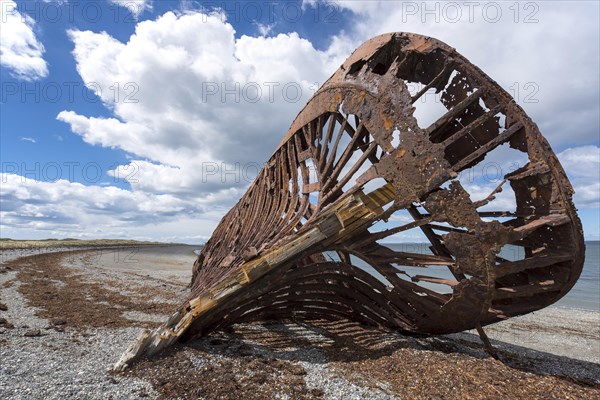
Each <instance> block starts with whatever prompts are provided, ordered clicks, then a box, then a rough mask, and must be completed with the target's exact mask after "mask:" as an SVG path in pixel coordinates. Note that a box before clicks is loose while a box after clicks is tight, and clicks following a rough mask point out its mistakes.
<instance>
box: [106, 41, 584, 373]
mask: <svg viewBox="0 0 600 400" xmlns="http://www.w3.org/2000/svg"><path fill="white" fill-rule="evenodd" d="M430 93H436V94H437V98H438V99H439V105H440V106H442V112H441V113H440V115H437V116H435V117H434V118H432V119H431V118H430V119H431V122H427V123H424V121H423V119H420V118H417V116H416V112H415V110H416V109H417V108H418V107H419V103H418V102H419V101H421V100H420V99H422V97H423V96H424V95H426V94H430ZM497 151H501V152H502V151H504V152H506V151H513V152H517V153H519V154H520V156H522V158H523V159H524V160H525V161H524V162H523V163H522V165H520V166H519V167H518V168H515V169H514V170H511V171H503V174H502V176H500V177H499V178H498V179H497V184H496V185H494V187H495V188H494V189H493V190H491V191H489V193H485V194H483V195H481V193H479V194H477V193H473V191H472V189H473V187H474V186H476V185H472V184H468V183H469V182H466V183H465V179H462V178H461V176H463V177H464V175H465V172H467V171H472V170H473V169H474V168H477V167H478V166H481V165H483V163H485V162H486V159H487V158H486V157H490V154H492V153H494V152H497ZM501 154H502V153H501ZM478 195H479V197H478ZM500 195H502V196H503V197H502V201H498V199H499V198H500ZM572 195H573V189H572V187H571V185H570V183H569V181H568V179H567V177H566V175H565V172H564V171H563V169H562V167H561V165H560V163H559V161H558V159H557V157H556V156H555V154H554V153H553V151H552V149H551V148H550V146H549V144H548V142H547V141H546V140H545V139H544V137H543V136H542V135H541V133H540V131H539V129H538V127H537V126H536V124H535V123H534V122H532V120H531V119H530V118H529V117H528V116H527V115H526V113H525V112H524V111H523V109H522V108H521V107H520V106H519V105H517V104H516V102H515V100H514V99H513V98H512V97H511V96H510V95H509V94H508V93H507V92H506V91H505V90H504V89H502V87H500V86H499V85H498V84H497V83H496V82H495V81H493V80H492V79H491V78H490V77H488V76H487V75H486V74H485V73H484V72H482V71H481V70H480V69H479V68H477V67H476V66H474V65H473V64H471V63H470V62H469V61H468V60H467V59H466V58H465V57H463V56H461V55H460V54H458V53H457V52H456V51H455V49H454V48H452V47H450V46H448V45H446V44H444V43H442V42H440V41H438V40H436V39H433V38H429V37H424V36H420V35H417V34H410V33H390V34H384V35H381V36H378V37H375V38H373V39H371V40H369V41H367V42H365V43H364V44H362V45H361V46H360V47H359V48H357V49H356V50H355V51H354V53H353V54H352V55H351V56H350V57H349V58H348V59H347V60H346V61H345V62H344V64H343V65H342V66H341V67H340V68H339V69H338V70H337V71H336V72H335V73H334V74H333V76H331V78H329V80H327V82H326V83H325V84H324V85H323V86H322V87H321V88H320V89H319V90H318V92H317V93H316V94H315V95H314V96H313V97H312V99H311V100H310V101H309V102H308V103H307V104H306V106H305V107H304V108H303V109H302V110H301V111H300V113H299V114H298V116H297V118H296V119H295V120H294V122H293V123H292V125H291V127H290V129H289V130H288V131H287V133H286V134H285V136H284V138H283V140H282V141H281V144H280V145H279V147H277V149H276V150H275V152H274V153H273V155H272V156H271V158H270V159H269V160H268V162H267V163H266V164H265V167H264V168H263V169H262V171H260V173H259V175H258V176H257V178H256V179H255V180H254V182H253V183H252V184H251V185H250V187H249V188H248V190H247V192H246V193H245V195H244V196H243V197H242V198H241V199H240V200H239V202H238V203H237V204H236V205H235V207H233V208H232V209H231V210H230V211H229V212H228V213H227V214H226V215H225V216H224V217H223V219H222V221H221V222H220V224H219V225H218V227H217V228H216V230H215V231H214V233H213V236H212V237H211V239H210V240H209V241H208V242H207V243H206V245H205V247H204V248H203V250H202V252H201V253H200V254H199V256H198V258H197V260H196V262H195V264H194V265H193V278H192V284H191V291H190V294H189V298H188V299H187V301H186V302H185V303H184V304H182V305H181V306H180V307H179V309H178V310H177V311H176V312H175V313H174V314H173V315H172V316H171V317H170V318H169V319H168V320H167V321H166V322H165V323H164V324H163V325H161V326H160V327H158V328H157V329H155V330H154V331H146V332H143V334H142V335H141V336H140V338H139V339H138V340H136V341H135V342H134V343H132V344H131V346H130V347H129V348H128V349H127V351H126V352H125V353H124V354H123V355H122V357H121V359H120V360H119V361H118V363H117V364H116V365H115V369H117V370H120V369H123V368H126V367H127V366H128V365H130V364H131V363H132V362H133V361H134V360H135V359H137V358H138V357H140V356H143V355H146V356H148V355H152V354H154V353H156V352H158V351H160V350H162V349H164V348H166V347H167V346H169V345H171V344H172V343H174V342H176V341H182V340H189V339H191V338H194V337H197V336H199V335H206V334H208V333H210V332H211V331H214V330H217V329H220V328H223V327H226V326H228V325H231V324H235V323H240V322H248V321H256V320H268V319H288V318H293V319H315V318H316V319H322V318H326V319H331V318H345V319H349V320H353V321H359V322H361V323H365V324H370V325H375V326H379V327H382V328H384V329H392V330H398V331H402V332H410V333H419V334H431V335H435V334H445V333H452V332H459V331H463V330H467V329H477V330H478V332H479V333H480V336H481V337H482V339H483V340H484V344H486V347H487V349H488V351H490V352H493V349H492V348H491V346H490V345H489V342H488V341H487V338H486V337H485V334H484V332H483V329H482V327H483V326H485V325H488V324H492V323H494V322H497V321H501V320H504V319H506V318H510V317H513V316H517V315H522V314H525V313H529V312H532V311H535V310H538V309H540V308H543V307H546V306H548V305H550V304H552V303H554V302H556V301H557V300H558V299H560V298H561V297H562V296H564V295H565V294H566V293H567V292H568V291H569V289H570V288H571V287H572V286H573V285H574V284H575V282H576V280H577V279H578V277H579V275H580V273H581V270H582V265H583V261H584V260H583V257H584V244H583V233H582V228H581V223H580V221H579V218H578V216H577V214H576V209H575V208H574V206H573V203H572ZM409 230H418V231H420V232H422V234H423V235H424V237H426V238H427V240H428V241H429V248H428V249H427V251H410V249H401V250H398V249H397V248H396V249H395V248H393V247H391V246H386V239H388V240H389V238H390V237H392V235H396V234H398V233H400V232H405V231H409ZM507 246H509V247H510V248H513V249H518V253H519V256H517V257H506V256H505V255H504V253H503V249H506V248H507ZM511 246H512V247H511ZM365 266H367V267H368V268H367V267H365ZM415 270H416V271H417V272H416V273H415V272H414V271H415ZM429 271H432V272H429Z"/></svg>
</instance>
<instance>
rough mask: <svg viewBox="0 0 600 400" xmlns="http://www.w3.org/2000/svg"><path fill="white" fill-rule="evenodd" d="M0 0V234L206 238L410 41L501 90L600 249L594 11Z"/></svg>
mask: <svg viewBox="0 0 600 400" xmlns="http://www.w3.org/2000/svg"><path fill="white" fill-rule="evenodd" d="M0 1H1V3H0V4H1V11H2V21H1V22H2V26H1V36H0V38H1V40H2V43H1V49H2V56H1V59H0V61H1V63H0V64H1V67H0V79H1V82H0V84H1V89H2V91H1V97H2V98H1V99H0V100H1V110H0V113H1V114H0V117H1V118H0V129H1V146H0V158H1V163H2V171H1V172H2V180H1V182H0V185H1V186H0V193H1V194H2V210H1V213H2V214H1V215H2V221H1V222H0V229H1V232H0V236H2V237H13V238H46V237H81V238H95V237H128V238H137V239H155V240H168V241H186V242H199V241H203V240H205V239H206V238H208V237H209V236H210V234H211V232H212V230H213V229H214V227H215V226H216V224H217V223H218V221H219V219H220V218H221V217H222V215H223V214H224V213H225V212H226V211H227V210H228V209H229V208H230V207H231V206H232V205H233V204H235V202H236V201H237V199H238V198H239V197H240V196H241V195H242V194H243V192H244V191H245V189H246V187H247V185H248V184H249V182H250V181H251V179H252V177H253V176H254V174H255V172H256V170H257V168H259V167H260V165H261V164H262V163H263V162H264V161H265V160H266V159H267V158H268V157H269V156H270V154H271V152H272V151H273V150H274V149H275V147H276V145H277V144H278V143H279V141H280V140H281V138H282V137H283V135H284V133H285V131H286V130H287V128H288V127H289V124H290V123H291V122H292V120H293V118H294V117H295V115H296V114H297V113H298V111H299V110H300V109H301V107H302V106H303V105H304V103H305V102H306V101H307V100H308V99H309V98H310V95H311V94H312V93H313V92H314V90H316V88H317V87H318V86H319V84H321V83H323V82H324V81H325V80H326V79H327V78H328V77H329V76H330V75H331V74H332V73H333V72H334V71H335V70H336V69H337V67H338V66H339V65H340V64H341V62H343V60H344V59H345V58H346V57H347V56H348V55H349V54H350V53H351V51H352V50H353V49H354V48H356V46H358V45H359V44H360V43H361V42H363V41H364V40H367V39H369V38H370V37H372V36H375V35H377V34H379V33H383V32H388V31H409V32H417V33H421V34H424V35H428V36H434V37H437V38H439V39H440V40H442V41H445V42H446V43H448V44H450V45H451V46H453V47H455V48H457V50H458V51H459V52H461V53H462V54H463V55H465V56H466V57H467V58H469V59H470V60H471V61H472V62H474V63H475V64H476V65H478V66H480V67H481V68H482V69H483V70H484V71H485V72H486V73H487V74H489V75H490V76H491V77H492V78H493V79H495V80H497V81H498V82H499V83H500V84H501V85H502V86H503V87H504V88H505V89H506V90H508V91H509V92H510V93H511V94H513V96H514V97H515V99H516V100H517V101H518V102H519V104H521V106H523V107H524V109H525V111H526V112H527V113H528V114H529V115H530V116H531V117H532V118H533V119H534V121H536V123H537V124H538V125H539V127H540V129H541V131H542V133H543V134H544V135H545V136H546V138H547V139H548V141H549V142H550V144H551V146H552V147H553V149H554V151H555V152H556V153H557V154H558V156H559V158H560V160H561V162H562V163H563V166H564V167H565V169H566V171H567V173H568V175H569V178H570V179H571V181H572V183H573V185H574V187H575V190H576V195H575V203H576V206H577V207H578V209H579V211H580V216H581V218H582V220H583V222H584V228H585V229H584V231H585V234H586V238H588V239H594V240H598V239H600V228H599V219H600V214H599V202H600V138H599V101H600V100H599V81H598V70H599V50H598V49H599V48H600V43H599V39H598V38H599V27H598V24H599V22H598V15H599V9H598V3H597V2H593V1H590V2H584V1H575V2H523V3H515V2H452V3H443V2H429V3H424V2H406V1H405V2H400V1H386V2H367V1H347V2H335V3H333V2H322V1H304V2H302V1H297V2H282V1H280V2H278V1H264V2H263V1H259V2H225V1H210V2H208V1H157V0H154V1H151V0H135V1H119V0H107V1H68V0H62V1H49V0H39V1H16V2H15V1H11V0H0ZM448 4H450V5H448ZM258 91H260V96H259V92H258ZM428 106H429V104H425V105H424V107H423V110H425V111H423V112H424V113H425V114H427V107H428ZM511 157H512V155H509V154H500V156H499V158H498V159H497V160H491V162H495V163H496V164H494V165H496V166H497V167H499V168H505V169H506V168H510V165H519V163H520V162H522V160H520V159H518V157H517V158H511ZM471 184H472V186H473V189H475V190H476V191H477V190H479V191H480V192H481V193H483V192H485V191H486V190H487V189H488V186H490V185H492V186H493V185H494V180H493V179H487V180H486V179H483V178H482V177H481V176H479V177H478V178H477V179H475V180H474V181H472V182H471ZM419 239H420V237H419V236H410V235H406V236H403V237H399V238H397V240H399V241H400V240H407V241H414V240H419Z"/></svg>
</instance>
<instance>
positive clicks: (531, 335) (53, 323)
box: [0, 249, 600, 400]
mask: <svg viewBox="0 0 600 400" xmlns="http://www.w3.org/2000/svg"><path fill="white" fill-rule="evenodd" d="M58 250H60V249H50V251H41V250H39V249H36V250H33V251H27V250H10V251H3V252H2V254H1V258H2V261H3V264H0V304H1V305H3V306H5V307H1V308H0V322H1V321H2V319H4V320H5V322H2V323H0V399H2V400H4V399H36V400H37V399H61V400H62V399H111V398H112V399H147V398H151V399H154V398H175V397H174V396H172V395H169V396H166V395H165V394H164V393H166V392H164V391H163V389H164V387H162V386H160V385H158V386H157V382H156V379H155V378H161V377H160V376H159V377H156V376H153V375H152V374H153V372H146V373H144V371H138V372H137V373H130V374H113V373H111V372H110V371H109V369H110V368H111V367H112V365H113V364H114V363H115V361H116V360H117V359H118V358H119V356H120V354H121V353H122V352H123V351H124V350H125V349H126V347H127V346H128V345H129V343H130V342H131V341H132V340H134V339H135V338H137V337H138V336H139V334H140V331H141V329H140V328H139V327H133V326H134V323H137V324H138V325H139V323H140V321H142V322H144V323H148V324H150V325H155V324H156V323H159V322H162V321H164V319H165V318H166V316H167V315H163V314H160V313H156V312H152V310H149V311H148V312H141V311H139V310H138V311H135V310H128V309H122V308H123V305H122V304H118V303H115V304H110V303H108V302H107V303H106V307H113V308H116V309H118V310H119V311H118V313H120V315H121V316H122V317H124V318H126V319H127V320H131V321H132V327H124V328H123V327H118V328H111V327H90V326H73V324H72V323H71V322H70V320H69V322H67V321H65V320H63V319H61V318H60V315H53V316H51V317H49V318H47V319H46V318H41V317H39V316H38V314H40V311H42V310H40V309H36V308H34V307H32V306H31V305H30V304H28V300H27V298H25V297H24V296H23V294H21V292H20V291H19V288H20V286H21V285H22V284H23V282H21V281H19V278H18V272H19V271H17V270H15V269H6V263H8V262H9V261H11V260H15V259H17V258H19V257H22V256H26V255H30V254H42V253H51V252H55V251H58ZM63 250H64V249H63ZM78 250H79V249H78ZM105 261H106V260H105ZM65 262H66V263H68V267H69V268H70V270H71V271H72V273H73V274H76V275H80V274H82V275H83V276H84V277H85V280H86V282H88V281H89V282H96V283H102V284H104V285H105V286H106V287H107V288H109V289H110V290H113V289H114V290H115V291H121V292H123V293H127V294H128V295H131V296H136V295H139V290H140V289H144V288H147V289H149V288H160V289H161V290H165V289H166V290H168V291H172V292H174V293H176V294H177V295H176V296H173V297H174V298H175V299H179V300H173V299H170V300H171V301H175V303H173V304H174V306H173V309H175V308H176V305H177V304H178V302H180V301H181V298H183V297H185V294H186V293H187V291H186V289H185V285H184V282H186V281H188V280H189V277H188V276H187V275H185V274H189V271H187V272H185V274H184V273H183V272H182V273H180V274H179V275H177V276H175V275H176V274H175V275H172V276H171V275H169V276H168V279H167V275H165V274H164V272H161V273H158V274H155V275H153V274H152V268H149V269H148V271H149V273H148V274H143V273H141V272H140V271H143V266H140V265H136V271H135V274H133V273H132V274H129V273H126V272H124V271H123V270H120V269H115V268H110V266H109V265H108V264H107V267H106V268H104V267H102V268H101V267H95V264H90V263H89V262H86V258H85V253H81V252H74V253H73V254H72V255H69V257H68V258H65ZM106 262H107V263H108V261H106ZM144 262H146V261H144ZM63 265H65V263H63ZM36 268H39V267H36ZM36 279H37V278H36ZM65 281H68V279H65ZM115 281H118V282H119V283H120V284H121V286H118V287H113V288H111V287H110V285H112V284H114V282H115ZM48 282H51V283H52V285H54V286H61V285H65V284H67V285H68V282H67V283H65V282H63V281H62V280H60V277H53V276H47V277H44V280H40V282H39V285H42V286H40V287H42V288H43V285H45V284H48ZM29 284H31V282H29ZM123 285H124V286H126V287H127V288H128V290H126V291H123V289H122V286H123ZM67 287H68V286H67ZM136 293H137V294H136ZM91 294H93V293H91ZM103 304H104V303H103ZM107 315H108V314H107ZM117 315H119V314H117ZM599 324H600V314H599V313H595V312H589V311H582V310H566V309H559V308H547V309H544V310H541V311H539V312H536V313H534V314H530V315H527V316H523V317H519V318H514V319H510V320H508V321H504V322H501V323H498V324H495V325H493V326H490V327H487V328H486V331H487V332H488V335H489V336H490V338H491V339H492V342H493V343H494V345H495V346H496V347H497V348H498V349H499V350H500V352H501V353H502V354H503V356H504V357H505V358H507V357H508V358H511V359H514V360H516V361H514V362H513V364H510V363H509V364H508V366H504V365H502V364H500V365H499V367H498V368H506V369H508V370H511V371H517V370H519V369H525V370H526V371H529V372H527V374H529V375H527V376H531V379H536V376H540V377H541V376H545V375H557V376H562V377H568V379H570V380H573V379H575V380H577V379H580V380H584V381H585V382H587V383H586V384H585V385H583V386H577V388H581V387H586V385H588V386H589V385H591V387H595V388H600V380H599V377H600V329H599V328H600V326H599ZM11 325H14V327H13V328H11V327H10V326H11ZM342 325H343V326H342V327H341V328H336V327H333V328H331V326H333V325H331V326H330V325H327V324H321V325H319V324H316V325H315V324H310V325H309V324H302V323H268V324H267V323H265V324H261V323H254V324H241V325H235V326H234V327H233V328H232V332H231V333H226V332H225V333H219V334H218V335H217V339H215V338H210V337H209V338H205V339H201V340H199V341H197V342H196V343H194V344H192V345H191V346H190V347H185V346H180V347H179V348H178V349H175V350H174V352H173V354H175V355H174V356H173V355H170V356H167V357H170V358H167V359H169V360H184V361H185V360H188V361H190V362H189V365H190V366H191V368H193V370H194V373H195V374H196V375H194V376H196V377H200V379H202V377H203V376H204V375H202V374H203V373H204V372H202V371H205V370H206V371H208V372H206V374H210V375H207V376H211V377H213V378H214V377H215V376H217V377H218V374H219V373H220V372H219V370H218V368H219V367H218V365H219V364H221V365H223V366H225V367H224V368H235V370H236V372H235V374H234V375H235V376H236V377H237V378H236V379H239V382H251V381H252V382H253V383H252V384H253V385H256V382H255V381H253V380H252V379H253V378H254V377H255V376H256V375H257V374H260V373H261V371H260V370H257V369H252V368H245V367H244V363H245V362H249V361H248V360H250V361H252V362H253V363H254V364H252V365H260V362H261V361H260V360H263V361H264V360H273V361H272V362H273V365H269V371H271V372H269V373H270V374H275V375H269V376H268V377H267V379H268V382H273V379H275V381H276V382H277V380H279V379H281V380H282V382H283V383H282V385H283V386H282V392H280V393H279V392H277V390H276V389H273V388H272V389H271V390H272V391H273V390H275V392H276V396H275V398H282V399H283V398H295V397H294V395H291V397H290V395H286V394H285V393H284V391H285V390H288V393H292V394H293V393H297V392H296V391H294V390H296V389H293V388H294V387H297V383H295V382H297V379H300V381H301V382H303V385H305V388H307V389H309V391H308V392H306V393H308V394H306V395H303V396H304V397H302V398H324V399H344V400H346V399H385V400H388V399H397V398H399V397H398V391H397V390H395V389H397V387H396V388H394V387H392V386H390V383H389V382H385V381H384V380H378V379H377V378H376V377H377V374H376V373H375V372H377V371H376V370H373V369H371V370H369V369H368V368H367V369H365V367H361V365H362V363H364V365H370V366H371V367H369V368H372V366H376V365H383V366H385V365H388V364H389V365H392V364H393V365H398V364H397V361H395V360H396V359H399V360H403V359H402V355H403V354H404V355H406V356H407V357H408V356H411V355H412V357H413V358H414V359H416V360H419V359H421V360H422V361H423V362H424V363H427V362H429V361H428V360H432V359H437V360H446V359H447V358H448V357H446V354H448V355H449V356H450V358H451V359H453V360H454V359H456V360H458V361H459V362H462V361H463V359H464V360H466V362H471V363H472V362H478V361H477V360H482V361H483V360H487V361H489V358H488V357H487V356H486V355H485V353H484V352H483V351H482V347H481V345H480V343H479V341H478V340H479V339H478V338H477V336H476V335H474V334H473V333H472V332H464V333H460V334H454V335H446V336H441V337H424V338H418V337H408V336H402V335H400V334H396V333H386V332H379V331H376V330H374V329H370V328H369V329H366V328H362V327H360V326H356V325H351V324H347V326H346V325H344V324H342ZM336 329H337V331H336ZM236 349H238V350H239V351H238V350H236ZM178 352H179V354H177V353H178ZM370 352H371V353H372V354H369V353H370ZM178 357H179V358H178ZM431 362H432V364H431V365H432V366H433V365H435V364H433V361H431ZM146 363H147V364H146V365H147V367H148V370H149V371H159V372H160V371H164V369H161V368H163V367H164V365H162V364H164V363H165V359H161V358H160V357H159V358H156V359H153V360H149V361H146ZM386 363H388V364H386ZM394 363H395V364H394ZM182 365H188V364H185V363H184V364H182ZM181 368H184V367H181ZM185 368H188V367H185ZM215 368H216V370H215ZM294 368H300V372H298V371H295V370H294ZM211 369H213V370H212V372H211ZM173 371H174V375H175V376H177V375H178V374H180V373H181V371H183V374H184V375H185V371H186V370H185V369H183V370H178V369H177V366H176V365H175V366H174V370H173ZM188 371H189V370H188ZM222 371H223V372H226V370H225V369H224V370H222ZM290 371H291V372H290ZM294 371H295V372H294ZM502 371H504V370H502ZM159 372H157V373H159ZM190 372H191V371H190ZM381 372H382V371H379V376H381V375H382V374H381ZM383 372H384V373H385V372H386V371H383ZM371 373H373V374H372V375H371ZM240 374H241V375H240ZM286 379H287V380H286ZM183 382H185V380H184V381H183ZM569 382H570V381H569ZM169 384H171V385H172V384H173V383H167V384H166V385H169ZM196 384H197V385H204V386H205V388H206V383H204V382H202V381H200V382H196ZM573 384H577V385H579V384H578V383H573ZM285 385H287V386H285ZM294 385H296V386H294ZM253 387H256V386H253ZM290 388H292V389H293V390H292V389H290ZM300 389H302V388H300ZM208 390H213V388H211V387H210V386H209V388H208ZM290 390H291V391H290ZM582 390H583V389H582ZM585 390H587V389H585ZM590 390H593V389H590ZM168 393H176V391H173V390H171V391H170V392H168ZM242 393H243V392H242ZM303 393H304V392H303ZM246 395H247V396H243V397H251V396H250V395H251V393H246ZM236 396H237V397H236ZM239 396H240V393H237V392H236V393H233V394H232V395H231V396H229V397H228V396H227V395H226V396H224V397H222V398H239ZM196 397H197V396H196ZM404 397H406V396H404ZM409 397H410V396H409ZM208 398H213V397H210V396H209V397H208ZM214 398H216V397H214ZM592 398H593V396H592Z"/></svg>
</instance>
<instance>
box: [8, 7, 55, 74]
mask: <svg viewBox="0 0 600 400" xmlns="http://www.w3.org/2000/svg"><path fill="white" fill-rule="evenodd" d="M0 14H1V18H0V32H2V34H0V63H1V65H2V66H4V67H6V68H8V69H9V70H10V71H11V73H12V75H14V76H15V77H16V78H18V79H21V80H25V81H34V80H39V79H42V78H45V77H46V76H48V65H47V63H46V61H45V60H44V58H43V55H44V51H45V50H44V45H43V44H42V43H41V42H40V41H39V40H38V39H37V37H36V35H35V32H34V29H35V25H36V24H35V21H34V20H33V18H31V17H30V16H28V15H27V14H24V13H21V12H19V11H18V8H17V4H16V3H15V2H14V1H12V0H0Z"/></svg>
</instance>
